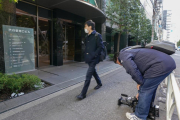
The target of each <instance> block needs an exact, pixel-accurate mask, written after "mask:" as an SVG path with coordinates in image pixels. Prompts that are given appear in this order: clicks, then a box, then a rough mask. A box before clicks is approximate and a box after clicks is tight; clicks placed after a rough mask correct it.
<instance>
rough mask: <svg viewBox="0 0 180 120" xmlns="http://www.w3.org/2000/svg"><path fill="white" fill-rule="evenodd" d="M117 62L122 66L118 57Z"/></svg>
mask: <svg viewBox="0 0 180 120" xmlns="http://www.w3.org/2000/svg"><path fill="white" fill-rule="evenodd" d="M116 64H119V65H121V66H122V64H121V63H120V62H119V59H118V58H117V61H116Z"/></svg>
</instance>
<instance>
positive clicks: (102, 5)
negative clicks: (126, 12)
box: [96, 0, 106, 41]
mask: <svg viewBox="0 0 180 120" xmlns="http://www.w3.org/2000/svg"><path fill="white" fill-rule="evenodd" d="M96 1H98V0H96ZM98 7H99V8H100V9H101V10H102V11H103V12H104V14H106V0H101V1H100V4H99V5H98ZM101 35H102V39H103V41H106V21H105V22H104V23H103V24H102V25H101Z"/></svg>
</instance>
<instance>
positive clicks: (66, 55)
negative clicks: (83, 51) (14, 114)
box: [63, 25, 75, 62]
mask: <svg viewBox="0 0 180 120" xmlns="http://www.w3.org/2000/svg"><path fill="white" fill-rule="evenodd" d="M63 33H64V36H65V40H64V41H63V59H64V62H65V61H68V60H74V52H75V28H74V26H70V25H63Z"/></svg>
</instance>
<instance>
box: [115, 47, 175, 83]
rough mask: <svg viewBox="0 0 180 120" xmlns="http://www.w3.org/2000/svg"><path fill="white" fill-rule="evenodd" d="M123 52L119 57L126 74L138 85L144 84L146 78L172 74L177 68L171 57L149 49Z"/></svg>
mask: <svg viewBox="0 0 180 120" xmlns="http://www.w3.org/2000/svg"><path fill="white" fill-rule="evenodd" d="M126 49H127V48H125V49H123V50H121V52H120V55H119V57H118V59H119V60H121V63H122V65H123V67H124V68H125V69H126V72H127V73H128V74H130V75H131V76H132V79H133V80H135V81H136V82H137V83H138V84H140V85H142V84H143V83H144V80H143V79H144V78H154V77H159V76H161V75H164V74H166V73H169V72H172V71H173V70H174V69H175V68H176V64H175V61H174V60H173V59H172V57H171V56H169V55H167V54H165V53H163V52H160V51H157V50H154V49H148V48H138V49H130V50H126Z"/></svg>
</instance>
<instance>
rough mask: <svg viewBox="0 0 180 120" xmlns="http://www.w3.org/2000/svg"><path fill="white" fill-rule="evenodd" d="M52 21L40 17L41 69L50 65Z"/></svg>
mask: <svg viewBox="0 0 180 120" xmlns="http://www.w3.org/2000/svg"><path fill="white" fill-rule="evenodd" d="M50 39H51V21H50V20H49V19H46V18H40V17H39V67H43V66H49V65H50Z"/></svg>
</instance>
